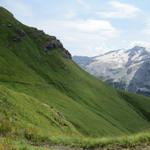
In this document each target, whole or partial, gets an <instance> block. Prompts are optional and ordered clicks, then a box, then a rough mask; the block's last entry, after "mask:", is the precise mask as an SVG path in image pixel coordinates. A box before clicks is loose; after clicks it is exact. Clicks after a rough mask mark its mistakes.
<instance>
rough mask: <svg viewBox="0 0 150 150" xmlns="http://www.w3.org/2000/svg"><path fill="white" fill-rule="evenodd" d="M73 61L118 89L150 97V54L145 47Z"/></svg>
mask: <svg viewBox="0 0 150 150" xmlns="http://www.w3.org/2000/svg"><path fill="white" fill-rule="evenodd" d="M73 59H74V61H75V62H76V63H78V64H79V65H80V66H81V67H82V68H84V69H85V70H86V71H88V72H89V73H91V74H92V75H94V76H96V77H97V78H100V79H102V80H104V81H106V82H108V83H109V84H111V85H112V86H114V87H116V88H119V89H125V90H128V91H132V92H136V93H141V94H144V95H150V52H149V51H148V50H147V49H146V48H144V47H140V46H135V47H133V48H132V49H129V50H125V49H120V50H115V51H111V52H108V53H105V54H102V55H99V56H96V57H81V56H75V57H73Z"/></svg>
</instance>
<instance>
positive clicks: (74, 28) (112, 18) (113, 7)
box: [0, 0, 150, 56]
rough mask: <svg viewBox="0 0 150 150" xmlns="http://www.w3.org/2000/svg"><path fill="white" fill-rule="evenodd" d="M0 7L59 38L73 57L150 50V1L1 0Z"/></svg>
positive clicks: (24, 21) (20, 19)
mask: <svg viewBox="0 0 150 150" xmlns="http://www.w3.org/2000/svg"><path fill="white" fill-rule="evenodd" d="M0 6H3V7H5V8H6V9H8V10H9V11H11V12H12V13H13V14H14V16H15V18H17V19H18V20H19V21H21V22H22V23H24V24H26V25H29V26H34V27H37V28H38V29H42V30H44V31H45V32H46V33H48V34H50V35H54V36H56V37H57V38H58V39H60V40H61V42H62V43H63V45H64V47H65V48H66V49H68V50H69V51H70V52H71V54H72V55H82V56H96V55H99V54H102V53H105V52H108V51H111V50H117V49H122V48H123V49H128V48H131V47H133V46H135V45H139V46H145V47H147V48H150V0H0Z"/></svg>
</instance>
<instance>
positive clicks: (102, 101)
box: [0, 7, 150, 140]
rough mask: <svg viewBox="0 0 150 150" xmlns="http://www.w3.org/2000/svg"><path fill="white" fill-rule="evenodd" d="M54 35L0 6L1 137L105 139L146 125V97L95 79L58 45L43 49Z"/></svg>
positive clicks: (149, 124) (148, 117)
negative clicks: (33, 26) (123, 90)
mask: <svg viewBox="0 0 150 150" xmlns="http://www.w3.org/2000/svg"><path fill="white" fill-rule="evenodd" d="M53 39H55V38H54V37H52V36H48V35H46V34H45V33H44V32H42V31H39V30H37V29H35V28H31V27H28V26H25V25H23V24H21V23H20V22H18V21H17V20H16V19H15V18H14V17H13V16H12V14H10V13H9V12H8V11H7V10H5V9H4V8H2V7H0V133H1V135H3V136H10V135H13V136H15V137H16V136H17V137H18V136H19V137H20V136H22V137H25V138H26V139H28V140H36V138H37V137H38V138H41V140H44V137H53V136H58V137H59V136H75V137H84V136H88V137H104V136H121V135H126V134H131V133H136V132H140V131H145V130H147V129H148V128H149V127H150V109H149V107H150V99H149V98H146V97H143V96H138V95H134V94H129V93H124V92H120V91H116V90H114V89H112V88H111V87H109V86H107V85H105V84H104V83H103V82H101V81H99V80H97V79H95V78H94V77H92V76H91V75H89V74H88V73H86V72H85V71H83V70H82V69H81V68H79V67H78V66H77V65H76V64H75V63H74V62H73V61H72V60H71V59H70V55H69V53H68V51H66V50H65V49H64V48H63V47H62V45H61V44H59V43H57V46H54V47H52V48H47V47H46V46H47V43H48V42H51V43H52V41H53ZM55 41H56V39H55ZM46 48H47V49H46Z"/></svg>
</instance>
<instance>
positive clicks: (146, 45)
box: [130, 41, 150, 49]
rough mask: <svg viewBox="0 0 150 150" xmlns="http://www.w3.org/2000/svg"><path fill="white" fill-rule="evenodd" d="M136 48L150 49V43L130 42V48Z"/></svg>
mask: <svg viewBox="0 0 150 150" xmlns="http://www.w3.org/2000/svg"><path fill="white" fill-rule="evenodd" d="M134 46H142V47H146V48H147V49H150V42H148V41H132V42H130V47H134Z"/></svg>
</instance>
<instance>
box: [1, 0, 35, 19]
mask: <svg viewBox="0 0 150 150" xmlns="http://www.w3.org/2000/svg"><path fill="white" fill-rule="evenodd" d="M1 5H2V6H4V7H6V8H7V9H8V10H10V11H11V12H13V13H14V14H15V15H17V16H19V15H21V17H19V18H22V17H32V16H33V11H32V9H31V8H30V6H29V5H27V4H26V3H25V2H24V1H21V0H7V1H6V0H2V1H1Z"/></svg>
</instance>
